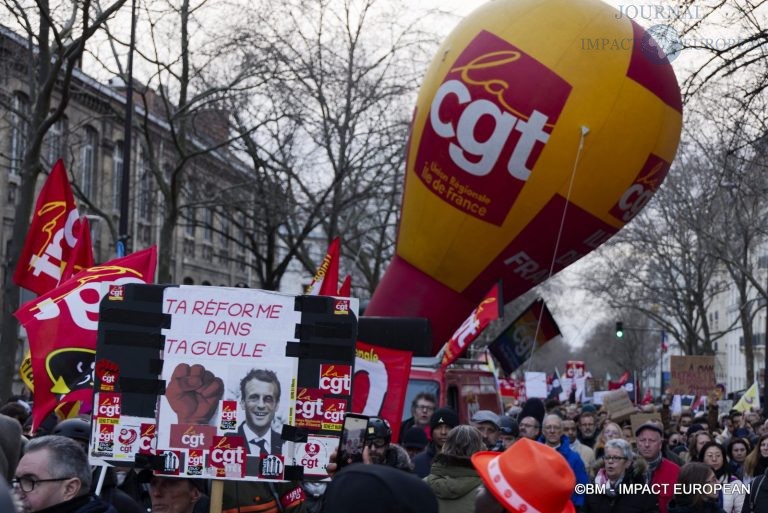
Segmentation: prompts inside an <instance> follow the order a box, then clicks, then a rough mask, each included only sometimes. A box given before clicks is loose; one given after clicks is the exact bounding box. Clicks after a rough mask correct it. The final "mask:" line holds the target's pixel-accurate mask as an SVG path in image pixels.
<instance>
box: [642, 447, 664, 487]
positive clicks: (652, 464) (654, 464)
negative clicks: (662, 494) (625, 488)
mask: <svg viewBox="0 0 768 513" xmlns="http://www.w3.org/2000/svg"><path fill="white" fill-rule="evenodd" d="M646 463H647V464H648V468H647V469H646V470H645V484H651V479H652V478H653V473H654V472H656V469H657V468H659V465H661V453H659V454H658V455H657V456H656V457H655V458H654V459H652V460H651V461H646Z"/></svg>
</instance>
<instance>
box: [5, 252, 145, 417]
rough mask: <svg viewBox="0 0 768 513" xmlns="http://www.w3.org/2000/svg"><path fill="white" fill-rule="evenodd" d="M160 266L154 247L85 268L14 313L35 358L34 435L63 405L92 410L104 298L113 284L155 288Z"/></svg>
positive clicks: (33, 372) (33, 368)
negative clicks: (152, 285)
mask: <svg viewBox="0 0 768 513" xmlns="http://www.w3.org/2000/svg"><path fill="white" fill-rule="evenodd" d="M156 263H157V248H156V247H155V246H152V247H151V248H148V249H145V250H142V251H138V252H136V253H133V254H131V255H128V256H125V257H122V258H117V259H115V260H111V261H109V262H107V263H105V264H103V265H98V266H95V267H91V268H90V269H86V270H85V271H82V272H80V273H78V274H77V275H75V276H74V277H73V278H71V279H70V280H68V281H66V282H65V283H62V284H61V285H60V286H59V287H57V288H55V289H53V290H51V291H50V292H48V293H47V294H45V295H43V296H40V297H38V298H36V299H33V300H32V301H30V302H28V303H25V304H24V305H22V306H21V308H19V309H18V310H17V311H16V313H15V314H14V315H15V316H16V318H17V319H19V322H21V324H22V325H23V326H24V327H25V328H26V330H27V335H28V337H29V349H30V352H31V354H32V374H33V376H34V383H35V390H34V404H33V407H32V417H33V422H32V429H33V430H36V429H37V427H38V426H39V425H40V422H42V420H43V419H44V418H45V417H46V415H48V414H49V413H50V412H51V411H52V410H53V409H54V408H55V407H56V405H57V404H58V403H60V402H66V401H82V402H83V403H84V404H83V408H82V410H83V411H88V410H89V409H90V406H91V403H92V402H93V399H92V395H93V371H92V366H93V361H94V355H95V353H96V335H97V328H98V320H99V303H100V301H101V298H102V297H103V296H104V295H105V294H106V293H107V291H108V290H109V288H110V285H112V286H114V285H123V284H126V283H152V282H153V281H154V276H155V265H156Z"/></svg>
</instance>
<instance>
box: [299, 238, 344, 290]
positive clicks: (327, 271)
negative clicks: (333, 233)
mask: <svg viewBox="0 0 768 513" xmlns="http://www.w3.org/2000/svg"><path fill="white" fill-rule="evenodd" d="M340 252H341V240H340V239H339V238H338V237H335V238H334V239H333V240H332V241H331V244H330V246H328V253H326V254H325V258H323V261H322V262H321V263H320V267H318V268H317V272H316V273H315V277H314V278H313V279H312V283H310V284H309V287H308V288H307V291H306V292H305V294H308V295H310V296H318V295H320V296H335V295H336V293H337V292H338V289H337V287H338V284H339V255H340Z"/></svg>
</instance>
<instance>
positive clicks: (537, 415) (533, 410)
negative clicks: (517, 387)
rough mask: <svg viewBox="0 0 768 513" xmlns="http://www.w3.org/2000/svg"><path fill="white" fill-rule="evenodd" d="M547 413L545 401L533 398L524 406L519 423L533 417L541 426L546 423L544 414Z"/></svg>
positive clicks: (518, 417)
mask: <svg viewBox="0 0 768 513" xmlns="http://www.w3.org/2000/svg"><path fill="white" fill-rule="evenodd" d="M546 412H547V409H546V408H545V407H544V401H542V400H541V399H539V398H537V397H532V398H530V399H528V400H527V401H525V404H523V409H522V410H520V413H519V414H518V415H517V421H518V422H520V421H522V420H523V419H524V418H526V417H533V418H534V419H536V420H538V421H539V425H541V424H542V423H543V422H544V414H546Z"/></svg>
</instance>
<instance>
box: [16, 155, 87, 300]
mask: <svg viewBox="0 0 768 513" xmlns="http://www.w3.org/2000/svg"><path fill="white" fill-rule="evenodd" d="M79 224H80V214H79V213H78V212H77V207H76V206H75V198H74V196H73V195H72V188H71V187H70V185H69V180H68V179H67V171H66V169H65V168H64V163H63V162H62V161H61V160H58V161H56V164H54V166H53V169H52V170H51V173H50V174H49V175H48V178H47V179H46V181H45V184H43V188H42V189H41V190H40V195H39V196H38V197H37V203H36V204H35V211H34V214H33V216H32V222H31V224H30V227H29V233H28V234H27V239H26V240H25V241H24V247H23V248H22V250H21V255H20V256H19V262H18V264H17V265H16V270H15V271H14V273H13V282H14V283H15V284H16V285H18V286H20V287H24V288H25V289H28V290H31V291H32V292H34V293H36V294H38V295H42V294H45V293H46V292H48V291H49V290H51V289H53V288H55V287H56V286H57V285H58V284H59V282H60V280H61V274H62V270H63V269H64V267H65V266H66V265H67V264H68V263H69V260H70V259H71V258H72V251H73V249H74V247H75V243H76V242H77V237H76V234H77V233H78V225H79ZM86 264H87V262H81V263H78V265H81V266H87V265H86Z"/></svg>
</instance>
